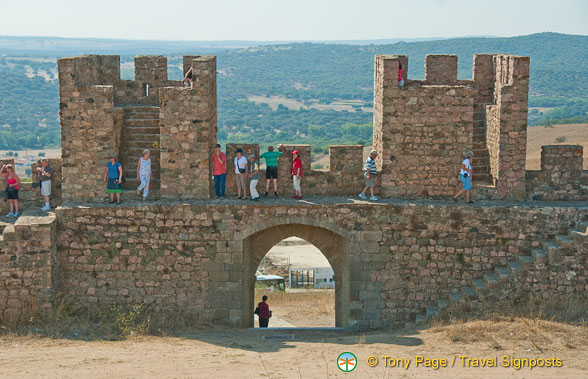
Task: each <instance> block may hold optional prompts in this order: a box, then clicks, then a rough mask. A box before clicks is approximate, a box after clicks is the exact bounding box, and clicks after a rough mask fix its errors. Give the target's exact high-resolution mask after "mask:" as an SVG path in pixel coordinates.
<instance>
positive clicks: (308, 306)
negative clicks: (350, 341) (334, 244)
mask: <svg viewBox="0 0 588 379" xmlns="http://www.w3.org/2000/svg"><path fill="white" fill-rule="evenodd" d="M255 275H256V282H255V302H256V304H257V303H258V302H260V301H261V299H262V297H263V296H264V295H265V296H268V301H267V303H268V304H269V306H270V309H271V311H272V318H271V319H270V320H269V326H270V327H280V328H289V327H290V328H291V327H303V328H309V327H310V328H317V327H321V328H323V327H327V328H328V327H334V326H335V286H336V283H335V278H334V275H335V272H334V270H333V268H332V267H331V265H330V264H329V260H328V259H327V258H326V257H325V256H324V255H323V253H321V251H320V250H319V249H317V248H316V247H315V246H314V245H312V244H311V243H309V242H307V241H305V240H303V239H301V238H298V237H289V238H286V239H284V240H282V241H280V242H278V243H277V244H276V245H274V246H273V247H272V248H271V249H270V250H269V251H268V253H267V254H266V255H265V256H264V257H263V258H262V260H261V262H260V264H259V266H258V267H257V270H256V273H255ZM258 326H259V317H258V316H257V315H255V320H254V327H258Z"/></svg>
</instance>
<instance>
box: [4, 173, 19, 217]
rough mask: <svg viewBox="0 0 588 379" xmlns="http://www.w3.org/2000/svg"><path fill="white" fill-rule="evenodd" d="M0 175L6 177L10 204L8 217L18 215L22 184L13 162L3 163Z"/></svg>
mask: <svg viewBox="0 0 588 379" xmlns="http://www.w3.org/2000/svg"><path fill="white" fill-rule="evenodd" d="M0 175H2V177H3V178H6V199H7V200H8V205H9V206H10V213H8V214H7V215H6V217H18V216H20V213H18V186H19V185H20V178H19V177H18V175H16V173H15V172H14V167H12V165H11V164H5V165H2V169H0Z"/></svg>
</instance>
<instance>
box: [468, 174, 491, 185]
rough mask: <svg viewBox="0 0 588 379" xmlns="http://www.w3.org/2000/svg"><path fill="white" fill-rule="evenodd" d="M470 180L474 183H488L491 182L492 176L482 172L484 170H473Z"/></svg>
mask: <svg viewBox="0 0 588 379" xmlns="http://www.w3.org/2000/svg"><path fill="white" fill-rule="evenodd" d="M472 180H473V181H474V182H475V183H476V184H488V185H492V184H493V182H492V176H490V174H488V173H484V172H474V174H473V175H472Z"/></svg>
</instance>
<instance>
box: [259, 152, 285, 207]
mask: <svg viewBox="0 0 588 379" xmlns="http://www.w3.org/2000/svg"><path fill="white" fill-rule="evenodd" d="M281 146H282V145H278V149H279V148H281ZM281 156H282V152H281V151H274V147H273V146H268V147H267V151H266V152H265V153H263V154H261V155H260V156H259V159H265V195H264V196H267V194H268V192H269V187H270V180H273V181H274V196H275V197H278V158H279V157H281Z"/></svg>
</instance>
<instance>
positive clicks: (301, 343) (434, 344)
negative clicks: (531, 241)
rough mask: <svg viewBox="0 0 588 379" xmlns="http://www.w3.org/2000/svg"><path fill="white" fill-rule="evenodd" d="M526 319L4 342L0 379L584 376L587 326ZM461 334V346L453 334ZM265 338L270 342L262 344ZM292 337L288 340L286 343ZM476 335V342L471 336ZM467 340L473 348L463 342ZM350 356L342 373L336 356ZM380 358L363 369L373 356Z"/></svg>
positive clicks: (12, 339)
mask: <svg viewBox="0 0 588 379" xmlns="http://www.w3.org/2000/svg"><path fill="white" fill-rule="evenodd" d="M546 325H547V326H544V327H540V326H541V325H539V326H538V325H532V322H531V324H529V323H528V322H517V321H513V322H505V323H491V324H488V325H476V324H475V323H474V324H472V326H471V327H468V326H467V325H466V326H464V325H461V326H458V327H457V329H452V328H436V329H429V330H425V331H414V332H410V333H407V332H404V331H402V332H378V333H368V334H365V335H363V334H360V335H351V334H345V333H327V332H294V333H292V334H290V333H287V332H283V331H275V332H271V331H260V330H222V329H215V330H203V331H196V332H191V333H186V334H184V335H182V336H180V337H140V338H134V339H131V340H127V341H122V342H107V341H94V342H83V341H75V340H67V339H48V338H39V337H2V338H0V377H3V378H4V377H6V378H33V377H34V378H76V379H77V378H90V377H91V378H108V379H111V378H115V377H116V378H117V377H124V378H150V377H157V378H213V377H215V378H260V377H262V378H327V377H330V378H334V377H340V378H343V377H355V378H423V377H426V378H556V377H557V378H586V377H587V376H588V371H587V369H586V368H587V367H586V363H585V362H586V360H587V359H588V347H587V346H588V340H587V339H586V332H587V331H586V327H571V326H568V325H565V326H562V327H559V326H552V325H550V324H549V323H547V324H546ZM458 335H459V336H461V337H460V338H465V340H464V339H462V340H459V341H455V340H456V338H457V337H456V336H458ZM264 336H270V338H266V337H264ZM283 336H290V337H291V338H292V339H286V338H283ZM474 337H475V338H474ZM468 341H469V342H468ZM343 352H351V353H353V354H355V356H356V357H357V361H358V366H357V368H356V369H355V370H354V371H353V372H352V373H343V372H342V371H340V370H339V369H338V367H337V364H336V362H337V358H338V356H339V354H341V353H343ZM372 355H373V356H375V357H377V358H378V360H379V363H378V365H377V366H376V367H369V366H368V364H367V359H368V357H370V356H372ZM383 355H387V356H390V357H391V358H405V359H406V358H410V359H411V363H410V366H409V368H408V369H404V368H398V367H385V364H384V362H383V358H382V356H383ZM460 355H467V356H468V357H470V358H480V359H487V358H494V357H497V360H498V364H499V365H500V362H501V359H502V357H503V356H509V357H517V358H535V359H538V358H543V359H550V358H553V357H555V358H560V359H562V361H563V367H561V368H534V369H532V370H531V369H530V368H528V367H524V368H521V369H519V370H516V369H514V368H504V367H487V368H476V367H462V365H461V362H460V361H461V359H460V358H456V361H455V363H454V367H453V368H447V367H445V368H440V369H438V370H434V369H433V368H430V367H423V364H420V365H419V366H418V367H416V366H415V359H416V358H417V356H423V357H425V358H439V359H442V358H445V359H448V364H449V362H451V360H452V358H453V357H458V356H460Z"/></svg>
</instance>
